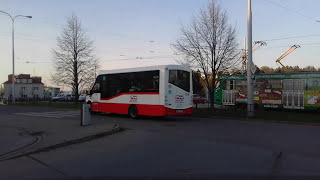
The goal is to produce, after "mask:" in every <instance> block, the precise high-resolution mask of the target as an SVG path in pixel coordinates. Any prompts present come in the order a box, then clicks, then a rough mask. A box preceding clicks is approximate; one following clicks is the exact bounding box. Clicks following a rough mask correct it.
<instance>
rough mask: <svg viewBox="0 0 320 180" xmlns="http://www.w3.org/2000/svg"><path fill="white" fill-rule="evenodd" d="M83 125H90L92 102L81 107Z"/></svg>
mask: <svg viewBox="0 0 320 180" xmlns="http://www.w3.org/2000/svg"><path fill="white" fill-rule="evenodd" d="M80 125H81V126H88V125H90V104H85V103H83V104H82V107H81V123H80Z"/></svg>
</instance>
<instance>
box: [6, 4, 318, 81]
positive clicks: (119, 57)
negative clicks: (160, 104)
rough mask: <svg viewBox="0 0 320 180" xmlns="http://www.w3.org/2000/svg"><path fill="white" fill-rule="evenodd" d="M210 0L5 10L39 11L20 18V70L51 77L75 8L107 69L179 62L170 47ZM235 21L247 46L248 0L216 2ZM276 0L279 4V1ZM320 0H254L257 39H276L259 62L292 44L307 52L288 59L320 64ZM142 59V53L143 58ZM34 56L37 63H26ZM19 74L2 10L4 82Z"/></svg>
mask: <svg viewBox="0 0 320 180" xmlns="http://www.w3.org/2000/svg"><path fill="white" fill-rule="evenodd" d="M207 2H208V1H207V0H0V5H1V6H0V10H2V11H6V12H9V13H11V14H13V15H17V14H22V15H32V16H33V18H32V19H23V18H19V19H17V20H16V23H15V28H16V41H15V42H16V74H19V73H28V74H32V75H34V74H35V75H37V76H42V77H43V81H44V82H45V83H46V84H49V85H50V84H52V83H51V82H50V81H49V77H50V72H52V70H53V69H52V68H51V60H52V53H51V51H52V48H54V47H55V46H56V37H57V36H58V35H59V33H60V32H61V29H62V28H63V26H64V24H65V19H66V17H68V16H71V14H72V13H75V14H76V15H78V16H79V17H80V19H81V21H82V23H83V26H84V28H85V29H86V30H87V32H88V35H89V37H90V38H91V39H92V40H94V42H95V43H94V44H95V53H96V55H97V57H99V58H100V60H101V65H102V69H115V68H121V67H133V66H144V65H151V64H168V63H176V62H175V59H178V58H179V57H177V56H175V55H173V51H172V50H171V48H170V44H172V43H174V42H175V40H176V39H177V38H178V37H179V28H180V25H181V24H187V23H189V22H190V21H191V20H192V16H194V15H196V14H197V13H198V12H199V9H200V8H203V7H205V5H206V4H207ZM217 2H220V4H221V6H222V8H224V9H225V10H226V11H227V13H228V15H229V17H230V23H231V24H233V25H236V27H237V35H238V39H239V40H238V41H239V45H240V48H242V46H243V38H244V36H246V13H247V12H246V11H247V10H246V8H247V0H220V1H219V0H217ZM272 2H276V4H275V3H272ZM319 7H320V1H319V0H303V1H302V0H253V5H252V8H253V40H254V41H256V40H270V39H278V38H280V39H281V38H286V37H295V36H308V35H314V36H309V37H304V38H295V39H287V40H277V41H276V40H273V41H267V43H268V46H267V47H265V48H261V49H259V50H257V51H256V52H255V53H254V62H255V63H256V64H257V65H258V66H263V65H267V66H271V67H277V64H276V63H275V60H276V59H277V58H278V57H279V56H280V55H281V54H282V53H283V52H284V51H285V50H287V49H288V48H289V47H290V45H293V44H298V45H299V44H300V45H301V49H298V50H296V51H295V52H294V53H293V54H291V55H290V56H288V57H287V58H286V59H284V60H283V63H284V64H285V65H291V66H294V65H299V66H301V67H304V66H307V65H314V66H316V67H320V64H319V60H320V51H319V48H320V23H317V22H316V20H318V19H319V20H320V11H319ZM136 57H142V59H141V60H136ZM26 61H29V62H30V63H25V62H26ZM10 73H12V62H11V21H10V20H9V18H8V17H7V16H5V15H4V14H0V82H1V83H2V82H4V81H6V80H7V76H8V74H10Z"/></svg>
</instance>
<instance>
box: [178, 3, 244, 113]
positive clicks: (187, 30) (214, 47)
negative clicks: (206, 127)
mask: <svg viewBox="0 0 320 180" xmlns="http://www.w3.org/2000/svg"><path fill="white" fill-rule="evenodd" d="M173 46H174V48H175V49H176V50H177V51H178V52H180V53H181V54H183V55H184V56H185V60H183V64H188V65H189V66H190V67H191V68H199V69H200V70H201V72H202V73H203V75H204V81H205V84H206V86H207V88H208V91H209V97H210V102H211V107H212V108H213V107H214V106H213V104H214V93H215V90H216V78H217V75H218V73H221V72H224V71H227V70H229V69H230V68H232V67H234V66H235V65H236V64H237V63H239V62H240V61H239V60H240V59H239V57H238V56H239V53H240V52H239V51H238V50H237V47H238V44H237V40H236V29H235V27H233V26H232V25H230V24H229V23H228V16H227V14H226V12H225V11H223V10H222V8H221V7H220V6H219V5H217V4H215V2H214V1H213V0H212V1H210V2H209V4H208V6H207V7H206V8H204V9H201V10H200V13H199V15H198V16H196V17H194V18H193V21H192V23H191V24H190V25H188V26H182V28H181V37H180V38H179V39H178V40H177V41H176V43H175V44H174V45H173Z"/></svg>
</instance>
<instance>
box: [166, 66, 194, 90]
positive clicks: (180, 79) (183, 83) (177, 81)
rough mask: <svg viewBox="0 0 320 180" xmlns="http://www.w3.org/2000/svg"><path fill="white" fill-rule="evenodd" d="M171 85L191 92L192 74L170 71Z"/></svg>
mask: <svg viewBox="0 0 320 180" xmlns="http://www.w3.org/2000/svg"><path fill="white" fill-rule="evenodd" d="M169 83H171V84H173V85H175V86H177V87H179V88H181V89H183V90H185V91H187V92H190V72H188V71H182V70H169Z"/></svg>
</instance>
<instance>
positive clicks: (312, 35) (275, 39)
mask: <svg viewBox="0 0 320 180" xmlns="http://www.w3.org/2000/svg"><path fill="white" fill-rule="evenodd" d="M316 36H320V34H309V35H301V36H291V37H283V38H274V39H265V40H261V41H280V40H288V39H299V38H307V37H316Z"/></svg>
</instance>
